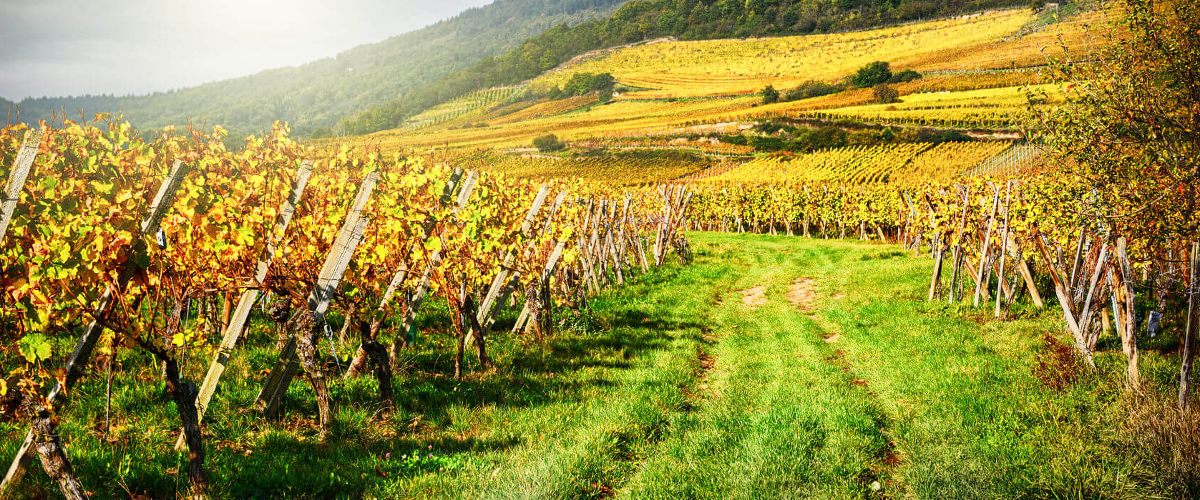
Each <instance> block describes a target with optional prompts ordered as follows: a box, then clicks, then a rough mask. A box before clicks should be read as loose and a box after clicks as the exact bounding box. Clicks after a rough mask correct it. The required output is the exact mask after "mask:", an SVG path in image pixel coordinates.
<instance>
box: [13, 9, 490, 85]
mask: <svg viewBox="0 0 1200 500" xmlns="http://www.w3.org/2000/svg"><path fill="white" fill-rule="evenodd" d="M490 1H491V0H440V1H438V2H427V1H412V0H407V1H395V0H392V1H388V0H344V1H340V2H330V1H328V0H322V1H318V0H291V1H283V0H204V1H202V2H196V1H181V0H92V1H82V0H41V1H39V0H33V1H31V0H0V20H3V24H4V29H3V30H0V47H4V48H5V49H4V51H3V52H2V53H0V96H4V97H7V98H9V99H11V100H20V99H22V98H24V97H29V96H34V97H40V96H62V95H81V94H117V95H125V94H130V93H133V94H145V93H149V92H153V91H164V90H170V89H173V88H183V87H188V86H193V85H197V84H200V83H204V82H209V81H214V80H221V79H225V78H232V77H237V76H243V75H247V74H251V73H255V72H257V71H261V70H264V69H270V68H277V67H281V66H293V65H298V64H303V63H306V62H309V61H313V60H316V59H320V58H323V57H329V56H333V55H336V54H337V53H338V52H341V51H344V50H346V49H349V48H351V47H354V46H356V45H360V44H363V43H371V42H378V41H380V40H383V39H385V38H388V37H390V36H394V35H399V34H401V33H405V32H408V31H412V30H415V29H419V28H421V27H423V26H427V25H429V24H432V23H435V22H437V21H439V20H442V19H446V18H449V17H453V16H454V15H456V14H458V13H459V12H461V11H462V10H464V9H466V8H469V7H473V6H479V5H483V4H486V3H490Z"/></svg>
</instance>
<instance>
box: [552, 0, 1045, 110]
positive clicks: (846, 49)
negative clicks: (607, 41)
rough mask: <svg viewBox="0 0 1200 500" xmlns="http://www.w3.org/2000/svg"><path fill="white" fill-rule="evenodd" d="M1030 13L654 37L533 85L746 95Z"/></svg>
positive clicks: (970, 38)
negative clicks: (815, 30)
mask: <svg viewBox="0 0 1200 500" xmlns="http://www.w3.org/2000/svg"><path fill="white" fill-rule="evenodd" d="M1032 18H1033V16H1032V14H1030V13H1029V11H1028V10H1009V11H1002V12H995V13H991V14H985V15H980V16H973V17H968V18H958V19H950V20H943V21H933V22H927V23H918V24H911V25H905V26H899V27H894V28H885V29H878V30H868V31H861V32H855V33H840V34H831V35H809V36H792V37H778V38H763V39H751V40H713V41H695V42H671V43H656V44H650V45H644V46H636V47H631V48H628V49H624V50H621V51H617V52H615V53H612V54H610V55H608V56H606V57H602V58H600V59H596V60H591V61H587V62H584V63H582V64H579V65H577V66H574V67H571V68H568V69H565V70H563V71H558V72H554V73H550V74H547V75H546V76H544V77H542V78H539V79H537V80H535V81H534V82H533V83H532V86H533V88H534V89H545V88H549V87H550V86H554V85H562V84H563V83H565V82H566V81H567V80H568V79H569V78H570V77H571V75H574V74H576V73H611V74H612V75H613V76H615V77H617V79H618V80H619V81H620V82H621V83H624V84H627V85H630V86H633V87H639V88H645V89H651V90H644V91H636V92H630V93H627V94H625V95H623V96H621V98H638V99H641V98H668V97H699V96H718V95H743V94H749V93H755V92H758V91H759V90H761V89H762V88H763V87H764V86H766V85H768V84H769V85H774V86H775V87H776V88H788V87H794V86H796V85H798V84H800V83H802V82H804V81H806V80H825V81H831V80H835V79H838V78H841V77H843V76H845V75H846V74H848V73H851V72H853V71H854V70H856V69H858V68H859V67H861V66H863V65H864V64H867V63H869V62H871V61H878V60H882V61H898V60H902V59H906V58H916V57H918V56H921V55H926V54H933V53H937V52H941V51H945V50H948V49H955V48H964V49H965V48H974V47H979V46H981V45H985V44H988V43H992V42H995V41H997V40H1000V39H1002V38H1004V37H1007V36H1011V35H1013V34H1015V33H1016V32H1017V31H1018V30H1019V29H1020V28H1021V26H1023V25H1025V24H1027V23H1028V22H1030V20H1032ZM898 67H906V66H899V65H898Z"/></svg>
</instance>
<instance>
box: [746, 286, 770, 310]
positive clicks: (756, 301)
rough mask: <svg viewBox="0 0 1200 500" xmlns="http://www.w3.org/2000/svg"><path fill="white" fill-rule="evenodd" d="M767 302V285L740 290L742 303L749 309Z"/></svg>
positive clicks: (756, 307)
mask: <svg viewBox="0 0 1200 500" xmlns="http://www.w3.org/2000/svg"><path fill="white" fill-rule="evenodd" d="M766 303H767V287H765V286H763V285H759V286H756V287H754V288H747V289H745V290H742V304H744V305H745V306H746V307H749V308H751V309H758V307H759V306H761V305H764V304H766Z"/></svg>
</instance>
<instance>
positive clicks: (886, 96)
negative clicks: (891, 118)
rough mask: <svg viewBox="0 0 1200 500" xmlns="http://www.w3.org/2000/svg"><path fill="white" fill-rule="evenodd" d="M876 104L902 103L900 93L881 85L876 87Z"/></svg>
mask: <svg viewBox="0 0 1200 500" xmlns="http://www.w3.org/2000/svg"><path fill="white" fill-rule="evenodd" d="M875 102H877V103H879V104H891V103H894V102H900V92H899V91H897V90H896V89H894V88H891V87H889V86H887V85H886V84H882V83H881V84H879V85H876V86H875Z"/></svg>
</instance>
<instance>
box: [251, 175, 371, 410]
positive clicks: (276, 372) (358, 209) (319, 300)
mask: <svg viewBox="0 0 1200 500" xmlns="http://www.w3.org/2000/svg"><path fill="white" fill-rule="evenodd" d="M378 179H379V174H378V173H377V172H371V173H370V174H367V177H366V178H365V179H363V182H362V184H361V185H360V186H359V188H358V194H357V195H356V196H355V198H354V203H353V204H352V205H351V206H350V211H349V212H347V214H346V220H345V222H343V223H342V228H341V231H339V232H338V235H337V238H336V239H335V240H334V242H333V247H332V248H331V249H330V251H329V254H328V255H327V256H326V257H325V263H324V264H323V265H322V266H321V271H320V273H319V274H318V275H317V282H316V283H315V284H314V285H313V289H312V292H310V293H309V296H308V301H307V306H308V310H309V312H310V313H311V314H312V315H313V316H314V317H323V316H324V314H325V310H326V309H328V308H329V302H330V301H331V300H332V299H333V296H334V293H335V292H336V291H337V287H338V284H339V283H340V282H341V280H342V274H344V273H345V272H346V268H347V267H349V266H350V259H351V258H352V257H354V250H355V248H357V247H358V244H359V242H361V241H362V234H363V231H364V230H365V229H366V224H367V222H368V221H367V219H366V218H365V217H363V216H362V211H363V208H365V207H366V205H367V201H368V200H370V198H371V193H372V192H373V191H374V190H375V183H376V182H378ZM302 323H303V322H302ZM313 327H314V328H315V327H316V326H315V325H313ZM297 333H298V334H299V335H293V336H291V337H290V338H289V339H288V341H287V343H286V344H284V346H283V349H281V350H280V353H279V359H278V360H277V361H276V362H275V366H274V367H272V368H271V372H270V374H268V375H267V379H266V381H265V382H263V386H262V389H261V390H259V393H258V397H256V398H255V401H254V409H256V410H258V411H261V412H263V413H264V414H265V415H266V416H267V417H268V418H274V417H276V416H277V415H278V412H279V403H280V401H282V400H283V395H284V394H285V393H286V392H287V388H288V386H289V385H291V382H292V377H294V376H295V374H296V370H298V369H299V368H300V365H299V361H300V360H298V359H297V357H296V350H297V337H302V336H305V335H307V334H308V332H305V331H300V332H297ZM314 385H317V384H316V383H314ZM318 392H319V389H318ZM318 398H319V399H320V395H318ZM319 403H321V413H322V415H321V420H322V422H321V423H322V427H323V428H324V427H325V426H326V425H327V424H328V420H327V418H328V415H327V413H328V411H329V410H328V407H327V406H328V402H327V401H324V402H321V401H319Z"/></svg>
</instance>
